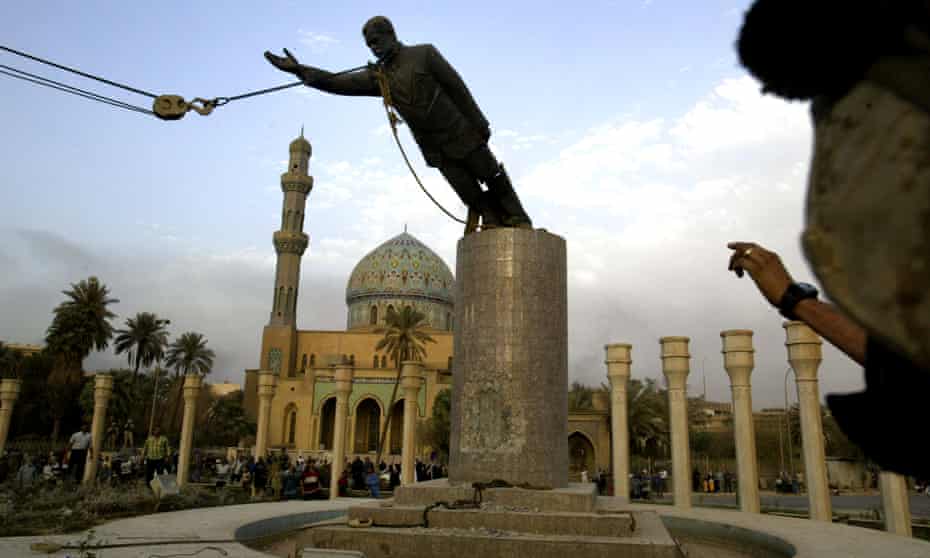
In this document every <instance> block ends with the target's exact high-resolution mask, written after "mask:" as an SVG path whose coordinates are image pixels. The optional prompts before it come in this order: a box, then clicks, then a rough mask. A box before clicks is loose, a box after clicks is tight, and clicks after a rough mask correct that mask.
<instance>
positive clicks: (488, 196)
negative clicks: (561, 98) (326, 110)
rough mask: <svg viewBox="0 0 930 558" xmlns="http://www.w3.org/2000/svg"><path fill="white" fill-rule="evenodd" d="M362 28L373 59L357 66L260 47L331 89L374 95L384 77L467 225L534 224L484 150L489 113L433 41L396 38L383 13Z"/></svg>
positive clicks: (281, 65)
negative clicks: (335, 70) (309, 61)
mask: <svg viewBox="0 0 930 558" xmlns="http://www.w3.org/2000/svg"><path fill="white" fill-rule="evenodd" d="M362 35H363V36H364V37H365V42H366V44H367V45H368V48H370V49H371V51H372V53H374V55H375V57H376V58H377V60H378V61H377V63H376V64H369V65H368V67H367V68H363V69H360V70H359V71H356V72H351V73H345V74H338V75H336V74H332V73H330V72H327V71H325V70H321V69H319V68H315V67H313V66H305V65H303V64H300V63H299V62H298V61H297V59H296V58H294V56H293V55H291V53H290V52H288V51H287V49H285V50H284V54H285V55H286V56H284V57H281V56H275V55H274V54H271V53H270V52H265V58H267V59H268V61H269V62H271V63H272V64H273V65H274V66H275V67H276V68H278V69H279V70H281V71H284V72H288V73H291V74H294V75H296V76H297V77H299V78H300V79H301V80H302V81H303V82H304V84H305V85H307V86H309V87H313V88H315V89H319V90H320V91H326V92H327V93H334V94H336V95H357V96H370V97H380V96H381V95H382V88H381V86H379V79H383V80H384V82H385V83H384V85H386V87H387V91H389V96H390V97H389V101H390V104H391V105H393V106H394V108H395V109H396V110H397V112H398V113H399V114H400V116H401V117H402V118H403V120H404V121H406V123H407V125H408V126H409V127H410V131H411V133H413V137H414V139H415V140H416V142H417V145H419V146H420V151H422V153H423V157H424V159H425V160H426V164H427V165H428V166H431V167H435V168H438V169H439V172H441V173H442V175H443V176H444V177H445V179H446V180H447V181H448V182H449V184H450V185H451V186H452V188H453V189H454V190H455V193H456V194H458V196H459V198H460V199H461V200H462V202H463V203H464V204H465V205H466V206H468V209H469V220H468V221H469V224H468V225H467V226H466V232H471V230H474V226H475V222H476V221H477V218H476V216H477V215H480V216H481V219H482V222H483V226H485V227H494V226H507V227H524V228H530V227H532V223H531V221H530V218H529V216H527V214H526V212H525V211H524V210H523V206H522V205H521V204H520V200H519V198H518V197H517V194H516V192H514V190H513V185H512V184H511V183H510V178H509V177H508V176H507V173H506V172H505V171H504V167H503V165H501V164H500V163H499V162H498V161H497V159H496V158H495V157H494V154H493V153H491V150H490V149H488V139H489V138H490V137H491V129H490V126H489V124H488V120H487V119H486V118H485V117H484V114H482V113H481V109H480V108H478V104H477V103H476V102H475V100H474V98H472V96H471V93H470V92H469V91H468V87H466V86H465V82H464V81H463V80H462V78H461V77H460V76H459V74H458V73H457V72H456V71H455V69H454V68H453V67H452V65H450V64H449V63H448V62H446V60H445V58H443V57H442V55H441V54H440V53H439V51H438V50H437V49H436V47H434V46H433V45H430V44H423V45H412V46H407V45H404V44H403V43H401V42H400V41H398V40H397V35H396V34H395V33H394V26H393V25H392V24H391V22H390V20H388V18H386V17H383V16H376V17H373V18H371V19H369V20H368V21H367V22H366V23H365V25H364V27H362ZM480 183H484V184H485V185H486V187H487V191H483V190H482V188H481V186H480Z"/></svg>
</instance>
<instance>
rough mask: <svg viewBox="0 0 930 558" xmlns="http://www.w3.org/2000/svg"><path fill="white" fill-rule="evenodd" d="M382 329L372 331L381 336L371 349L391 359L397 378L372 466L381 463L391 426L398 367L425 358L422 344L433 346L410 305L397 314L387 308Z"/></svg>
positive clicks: (422, 318)
mask: <svg viewBox="0 0 930 558" xmlns="http://www.w3.org/2000/svg"><path fill="white" fill-rule="evenodd" d="M384 323H385V327H379V328H377V329H375V330H374V332H375V333H378V334H380V335H383V337H382V338H381V340H380V341H378V344H377V345H376V346H375V352H379V351H381V352H385V353H387V354H388V355H390V357H391V358H392V359H393V360H394V364H395V365H396V366H397V377H396V378H395V379H394V389H393V391H392V392H391V403H390V404H389V405H388V407H387V409H386V411H385V412H386V413H387V420H386V421H384V429H383V430H382V431H381V437H380V439H379V440H378V452H377V453H376V455H375V464H376V465H377V464H378V463H380V462H381V451H382V450H383V449H384V440H385V438H387V433H388V429H389V428H390V427H391V417H392V416H393V415H394V413H393V412H392V411H393V409H394V402H395V401H396V400H397V386H398V384H400V371H401V370H400V366H401V363H402V362H403V361H405V360H423V359H424V358H425V357H426V344H427V343H435V342H436V340H435V339H433V338H432V337H430V335H429V334H428V333H426V332H425V331H423V330H424V328H425V326H426V315H425V314H423V313H422V312H420V311H418V310H414V309H413V308H411V307H410V306H405V307H404V309H403V310H401V311H400V312H398V311H396V310H394V308H393V307H391V306H389V307H388V311H387V315H386V316H385V317H384Z"/></svg>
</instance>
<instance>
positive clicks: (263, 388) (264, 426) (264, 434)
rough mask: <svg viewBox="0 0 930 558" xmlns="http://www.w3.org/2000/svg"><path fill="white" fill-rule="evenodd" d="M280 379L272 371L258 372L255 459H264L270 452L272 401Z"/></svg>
mask: <svg viewBox="0 0 930 558" xmlns="http://www.w3.org/2000/svg"><path fill="white" fill-rule="evenodd" d="M277 384H278V377H277V376H276V375H275V373H274V372H272V371H271V370H259V372H258V426H257V428H256V430H257V432H256V433H255V459H258V458H260V457H261V458H264V457H265V453H266V452H267V451H268V428H269V423H270V422H271V400H272V399H273V398H274V392H275V388H276V387H277Z"/></svg>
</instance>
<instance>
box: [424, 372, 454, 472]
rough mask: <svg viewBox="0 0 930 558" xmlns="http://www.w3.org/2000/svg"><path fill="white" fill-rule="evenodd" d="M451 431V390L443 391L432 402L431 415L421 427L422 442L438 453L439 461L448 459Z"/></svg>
mask: <svg viewBox="0 0 930 558" xmlns="http://www.w3.org/2000/svg"><path fill="white" fill-rule="evenodd" d="M451 431H452V390H449V389H444V390H442V391H440V392H439V393H437V394H436V399H435V400H433V414H432V416H431V417H430V418H428V419H427V420H426V421H425V424H424V425H423V435H422V439H423V441H424V442H425V443H426V444H428V445H429V446H430V447H432V448H433V449H434V450H436V451H437V452H439V455H440V456H441V457H440V460H441V461H445V460H446V459H447V458H448V457H449V437H450V435H451Z"/></svg>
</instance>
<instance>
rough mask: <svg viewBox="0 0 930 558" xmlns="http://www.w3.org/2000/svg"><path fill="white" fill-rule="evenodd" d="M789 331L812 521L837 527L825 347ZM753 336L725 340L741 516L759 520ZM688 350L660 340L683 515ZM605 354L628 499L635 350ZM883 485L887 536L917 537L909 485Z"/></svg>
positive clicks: (803, 332) (894, 478)
mask: <svg viewBox="0 0 930 558" xmlns="http://www.w3.org/2000/svg"><path fill="white" fill-rule="evenodd" d="M784 328H785V337H786V341H785V345H786V347H787V351H788V362H789V363H790V364H791V367H792V369H793V370H794V372H795V382H796V384H797V391H798V404H799V408H800V415H801V435H802V439H803V451H804V467H805V472H806V476H807V493H808V500H809V504H808V505H809V510H810V518H811V519H813V520H816V521H832V519H833V514H832V509H831V502H830V490H829V485H828V483H827V465H826V459H825V453H824V437H823V421H822V418H821V414H820V394H819V388H818V383H817V370H818V368H819V366H820V362H821V360H822V355H821V345H822V342H821V340H820V337H819V336H818V335H817V334H816V333H815V332H814V331H813V330H812V329H811V328H810V327H808V326H807V325H806V324H804V323H803V322H798V321H791V322H785V324H784ZM752 335H753V332H752V331H750V330H727V331H723V332H721V333H720V337H721V341H722V346H723V349H722V352H723V359H724V368H725V369H726V371H727V374H728V376H729V377H730V390H731V395H732V404H733V422H734V437H735V442H736V444H735V445H736V466H737V473H738V477H737V478H738V479H739V481H738V483H737V490H738V497H739V504H740V509H741V510H742V511H744V512H750V513H759V510H760V502H759V464H758V459H757V456H756V440H755V427H754V423H753V416H752V385H751V381H750V376H751V375H752V370H753V368H754V366H755V362H754V353H755V349H754V348H753V344H752ZM688 343H689V339H688V338H687V337H662V338H661V339H660V340H659V344H660V346H661V353H660V354H661V358H662V373H663V374H664V375H665V378H666V380H667V383H668V408H669V429H670V437H671V457H672V475H673V486H674V488H673V497H674V504H675V506H678V507H681V508H689V507H691V484H690V482H688V479H689V478H690V472H691V463H690V461H691V454H690V449H689V441H688V399H687V393H686V386H687V378H688V372H689V361H690V354H689V352H688ZM605 351H606V364H607V377H608V379H609V382H610V395H611V448H612V450H613V455H612V468H613V477H614V487H615V490H614V494H615V495H617V496H618V497H620V498H622V499H627V498H628V495H629V470H630V439H629V425H628V409H627V393H626V392H627V383H628V382H629V379H630V368H631V364H632V362H633V359H632V355H631V353H632V346H631V345H629V344H627V343H614V344H610V345H606V346H605ZM880 479H881V492H882V501H883V507H884V510H885V524H886V529H887V530H888V531H890V532H894V533H897V534H902V535H908V536H910V534H911V517H910V510H909V506H908V495H907V484H906V482H905V479H904V478H903V477H901V476H900V475H896V474H894V473H887V472H883V473H881V476H880Z"/></svg>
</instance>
